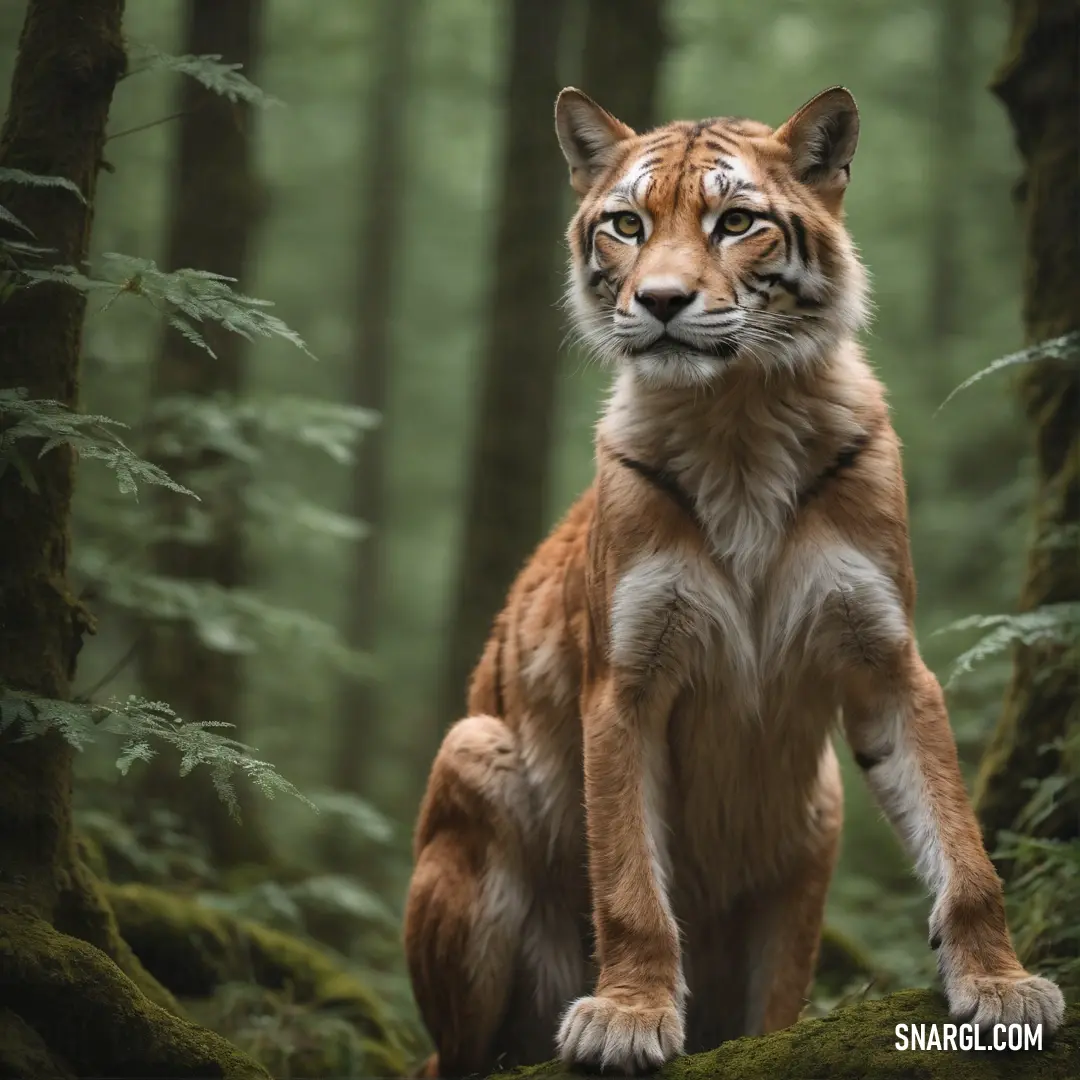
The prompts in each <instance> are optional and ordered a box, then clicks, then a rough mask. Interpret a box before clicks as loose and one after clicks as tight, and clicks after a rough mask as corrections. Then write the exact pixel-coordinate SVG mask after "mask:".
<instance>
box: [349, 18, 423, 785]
mask: <svg viewBox="0 0 1080 1080" xmlns="http://www.w3.org/2000/svg"><path fill="white" fill-rule="evenodd" d="M415 9H416V3H415V0H382V2H381V3H380V4H379V12H378V15H379V17H378V22H377V26H376V29H375V46H374V49H373V50H372V55H373V56H374V57H375V59H376V67H377V70H376V71H375V73H374V76H373V83H372V88H371V91H370V97H369V101H368V106H367V108H368V122H367V145H366V148H365V154H364V170H363V176H362V179H361V184H360V228H359V236H358V237H357V245H356V249H357V251H358V253H359V265H358V267H357V275H356V279H357V296H356V356H355V358H354V361H353V365H352V370H351V375H352V384H353V391H352V398H353V403H354V404H355V405H358V406H360V407H361V408H366V409H371V410H373V411H375V412H377V413H379V414H382V413H383V412H385V410H386V393H387V381H388V378H389V372H390V354H391V350H392V341H391V338H392V334H393V325H394V324H393V316H394V305H393V298H394V286H395V283H396V277H397V268H398V263H399V260H400V255H401V250H402V241H401V229H400V225H401V203H402V196H403V193H404V183H403V180H404V178H403V172H404V157H405V121H406V106H407V104H408V83H409V75H408V65H409V50H410V43H411V41H412V33H413V26H412V23H413V18H414V14H415ZM383 444H384V439H383V436H382V433H381V432H380V431H378V430H374V431H369V432H368V433H367V434H366V435H365V436H364V438H363V441H362V442H361V444H360V449H359V453H358V454H357V461H356V466H355V469H354V472H353V483H352V508H351V509H352V514H353V516H354V517H355V518H356V519H357V520H359V521H363V522H365V524H366V525H367V526H368V527H369V528H370V529H371V532H370V533H369V534H368V535H367V537H366V538H365V539H364V540H362V541H360V542H359V543H358V544H357V545H356V548H355V552H356V555H355V563H354V569H353V573H354V578H353V582H352V588H351V590H350V593H349V597H348V601H347V604H346V611H347V612H348V615H347V618H348V626H347V628H346V636H347V639H348V642H349V645H350V646H352V648H354V649H356V650H357V651H359V652H365V653H371V652H374V651H375V646H376V630H377V627H378V625H379V595H380V589H379V580H380V575H381V569H380V567H381V559H380V554H381V550H382V533H381V530H382V527H383V504H384V490H385V485H386V455H385V449H384V445H383ZM379 692H380V691H379V685H378V683H377V681H376V680H371V679H367V680H359V679H356V678H346V679H345V680H343V684H342V692H341V700H340V703H339V706H338V710H339V711H338V717H337V731H336V734H335V736H334V738H333V741H332V743H331V746H332V748H333V757H332V759H331V762H330V780H331V784H332V785H333V786H334V787H335V788H337V789H338V790H340V791H347V792H352V793H353V794H360V793H362V792H364V791H366V790H367V780H368V776H369V770H370V766H371V762H372V758H373V756H374V754H375V746H374V742H375V740H376V738H377V733H378V721H379Z"/></svg>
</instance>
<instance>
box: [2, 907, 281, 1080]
mask: <svg viewBox="0 0 1080 1080" xmlns="http://www.w3.org/2000/svg"><path fill="white" fill-rule="evenodd" d="M0 1076H5V1077H12V1078H14V1077H19V1078H21V1080H30V1078H33V1080H50V1078H54V1077H56V1078H66V1077H71V1076H77V1077H93V1076H109V1077H117V1078H120V1077H132V1078H134V1077H146V1076H159V1077H163V1076H169V1077H192V1078H195V1077H200V1078H201V1077H217V1078H222V1080H249V1078H250V1080H255V1078H262V1080H265V1078H266V1077H267V1076H268V1074H267V1073H266V1072H265V1071H264V1070H263V1069H262V1068H261V1067H260V1066H259V1065H257V1064H256V1063H255V1062H254V1061H253V1060H252V1059H251V1058H249V1057H248V1056H246V1055H245V1054H243V1053H241V1052H240V1051H239V1050H237V1049H236V1047H234V1046H232V1045H231V1044H230V1043H229V1042H227V1041H226V1040H225V1039H223V1038H222V1037H221V1036H220V1035H216V1034H214V1033H213V1032H211V1031H207V1030H205V1029H203V1028H200V1027H197V1026H196V1025H195V1024H193V1023H191V1022H190V1021H189V1020H185V1019H182V1018H181V1017H179V1016H175V1015H174V1014H173V1013H171V1012H169V1011H167V1010H166V1009H164V1008H162V1007H161V1006H160V1005H155V1004H154V1003H153V1002H152V1001H150V1000H149V999H148V998H147V997H146V996H145V995H144V994H143V993H142V992H141V991H140V990H139V989H138V987H136V986H135V984H134V983H133V982H132V981H131V980H130V979H128V978H127V976H125V975H124V973H123V972H122V971H121V970H120V969H119V968H118V967H117V966H116V964H114V963H113V962H112V960H110V959H109V957H108V956H106V955H105V953H103V952H102V951H101V950H100V949H97V948H95V947H94V946H93V945H89V944H87V943H86V942H85V941H81V940H79V939H78V938H74V937H71V936H69V935H67V934H62V933H60V932H59V931H57V930H56V929H54V928H53V927H52V926H50V925H49V924H48V923H46V922H44V921H43V920H41V919H38V918H36V917H34V916H33V915H32V914H30V913H26V912H20V911H16V910H10V909H9V910H6V911H3V912H0Z"/></svg>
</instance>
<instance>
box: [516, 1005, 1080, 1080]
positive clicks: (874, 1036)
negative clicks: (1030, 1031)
mask: <svg viewBox="0 0 1080 1080" xmlns="http://www.w3.org/2000/svg"><path fill="white" fill-rule="evenodd" d="M947 1021H948V1014H947V1011H946V1009H945V1003H944V1001H943V999H942V998H941V997H940V995H937V994H933V993H931V992H929V991H926V990H906V991H903V992H902V993H898V994H892V995H890V996H889V997H886V998H881V999H880V1000H878V1001H867V1002H863V1003H862V1004H860V1005H853V1006H851V1007H850V1008H846V1009H839V1010H837V1011H836V1012H835V1013H833V1014H831V1015H830V1016H827V1017H824V1018H823V1019H820V1020H803V1021H802V1022H801V1023H798V1024H796V1025H795V1026H794V1027H790V1028H787V1029H786V1030H785V1031H778V1032H775V1033H773V1034H772V1035H765V1036H762V1037H760V1038H746V1039H734V1040H732V1041H731V1042H729V1043H725V1044H724V1045H723V1046H721V1047H720V1048H719V1049H717V1050H712V1051H709V1052H708V1053H704V1054H695V1055H693V1056H689V1057H683V1058H679V1059H677V1060H676V1061H673V1062H671V1064H670V1065H668V1066H667V1067H666V1068H665V1069H663V1070H662V1071H661V1072H660V1073H659V1074H658V1077H659V1080H822V1078H825V1077H827V1078H828V1080H1077V1077H1080V1008H1077V1007H1076V1006H1071V1007H1070V1008H1069V1010H1068V1012H1067V1013H1066V1017H1065V1025H1064V1027H1063V1028H1062V1029H1061V1030H1060V1031H1059V1032H1058V1033H1057V1034H1056V1035H1055V1036H1054V1038H1053V1039H1052V1040H1050V1039H1045V1040H1044V1049H1043V1050H1042V1051H1033V1050H1028V1051H1024V1052H1007V1051H1006V1052H1000V1053H995V1052H992V1051H983V1052H979V1051H955V1052H947V1051H936V1050H926V1051H922V1050H917V1051H898V1050H897V1049H896V1045H895V1044H896V1030H895V1029H896V1025H897V1024H901V1023H907V1024H920V1023H924V1024H929V1023H938V1024H940V1023H945V1022H947ZM572 1075H573V1074H570V1073H567V1072H566V1071H565V1070H564V1069H563V1068H561V1067H560V1066H559V1064H558V1063H557V1062H548V1063H547V1064H544V1065H535V1066H532V1067H530V1068H523V1069H517V1070H515V1071H513V1072H510V1073H503V1074H501V1076H502V1077H503V1078H504V1080H509V1078H510V1077H515V1078H518V1080H521V1078H524V1077H530V1078H533V1077H535V1078H540V1077H544V1078H546V1080H554V1078H556V1077H567V1080H569V1078H570V1077H571V1076H572ZM575 1080H580V1076H577V1077H576V1078H575Z"/></svg>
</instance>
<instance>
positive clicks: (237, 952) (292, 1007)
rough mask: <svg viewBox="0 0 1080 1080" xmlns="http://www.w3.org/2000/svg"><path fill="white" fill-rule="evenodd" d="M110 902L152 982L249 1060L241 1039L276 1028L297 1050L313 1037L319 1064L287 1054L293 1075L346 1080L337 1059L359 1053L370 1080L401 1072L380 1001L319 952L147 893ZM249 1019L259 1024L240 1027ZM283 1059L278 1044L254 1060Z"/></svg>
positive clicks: (118, 892)
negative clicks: (236, 1045) (318, 1049)
mask: <svg viewBox="0 0 1080 1080" xmlns="http://www.w3.org/2000/svg"><path fill="white" fill-rule="evenodd" d="M108 897H109V900H110V902H111V904H112V907H113V910H114V911H115V912H116V917H117V920H118V922H119V924H120V929H121V932H122V934H123V936H124V938H125V940H126V941H127V942H128V943H129V944H130V945H131V948H132V949H133V950H134V952H135V954H136V956H137V957H138V958H139V959H140V960H141V961H142V963H143V964H144V965H145V966H146V968H147V969H148V970H149V971H150V973H151V974H152V975H153V976H154V977H155V978H157V979H158V980H159V981H160V982H162V983H163V984H164V985H165V986H167V987H168V988H169V989H170V990H171V991H172V992H173V993H175V994H176V995H177V996H178V997H180V998H182V999H184V1000H185V1005H186V1007H187V1008H188V1009H189V1010H190V1011H191V1013H192V1015H195V1016H198V1017H200V1018H202V1019H204V1020H205V1021H206V1022H208V1023H213V1024H214V1026H215V1027H218V1029H219V1030H222V1031H227V1032H228V1034H229V1036H230V1038H235V1039H236V1041H238V1042H241V1043H243V1044H244V1045H249V1046H250V1048H251V1050H252V1052H257V1047H256V1046H255V1045H253V1044H252V1043H251V1042H250V1041H249V1040H248V1038H247V1036H246V1035H245V1034H244V1032H245V1031H246V1030H247V1028H248V1027H252V1026H255V1027H262V1028H263V1029H265V1028H266V1027H267V1026H268V1025H267V1023H266V1021H268V1020H272V1021H273V1023H272V1024H270V1025H269V1026H276V1027H277V1028H278V1029H279V1032H281V1033H282V1034H289V1033H292V1034H294V1035H295V1036H296V1039H295V1040H294V1041H295V1042H296V1043H297V1044H302V1043H303V1042H304V1041H305V1040H306V1039H307V1038H308V1036H309V1035H310V1034H311V1033H312V1032H318V1033H319V1034H318V1041H319V1043H320V1045H321V1046H323V1047H324V1048H325V1051H326V1052H324V1053H322V1054H321V1057H320V1056H319V1055H313V1054H310V1053H306V1051H305V1048H304V1046H303V1045H295V1046H293V1047H292V1051H290V1070H291V1072H292V1073H293V1074H294V1075H304V1076H328V1075H342V1073H343V1071H344V1070H343V1068H342V1066H341V1056H342V1055H343V1054H345V1055H347V1054H353V1056H354V1057H355V1056H356V1055H357V1054H358V1053H361V1054H362V1057H363V1058H364V1062H365V1064H364V1069H363V1071H364V1072H366V1073H367V1074H368V1075H371V1074H376V1075H380V1076H400V1075H401V1074H402V1073H403V1072H404V1071H405V1065H406V1062H405V1053H404V1051H403V1050H402V1048H401V1046H400V1043H399V1039H398V1035H397V1032H396V1031H395V1030H394V1028H393V1027H392V1025H391V1024H390V1022H389V1020H388V1018H387V1017H386V1015H385V1014H384V1011H383V1009H382V1007H381V1005H380V1004H379V1002H378V1000H377V999H376V997H375V996H374V995H373V994H372V993H371V991H370V990H369V989H368V988H367V987H366V986H364V985H363V983H361V982H360V981H359V980H358V979H357V978H356V977H355V976H353V975H351V974H350V973H348V972H347V971H344V970H342V968H341V967H339V966H338V964H337V963H335V961H334V960H333V959H332V958H331V957H330V956H329V955H327V954H326V953H324V952H322V951H321V950H320V949H319V948H318V947H316V946H314V945H309V944H307V943H305V942H303V941H300V940H299V939H297V938H294V937H290V936H289V935H287V934H283V933H280V932H279V931H276V930H271V929H269V928H268V927H265V926H260V925H259V924H258V923H254V922H251V921H249V920H247V919H242V918H238V917H237V916H235V915H231V914H228V913H227V912H222V911H216V910H214V909H212V908H209V907H205V906H203V905H201V904H199V903H198V902H196V901H194V900H190V899H185V898H182V897H178V896H175V895H173V894H171V893H167V892H163V891H162V890H160V889H155V888H153V887H151V886H148V885H136V884H129V885H114V886H109V887H108ZM266 991H271V992H273V993H271V994H267V993H266ZM223 992H224V994H225V997H224V998H223V997H222V993H223ZM215 997H217V999H218V1000H217V1001H216V1002H215V1003H212V1004H210V1003H208V1000H207V999H211V998H215ZM192 999H200V1000H199V1001H194V1000H192ZM253 1018H258V1019H259V1021H260V1022H259V1024H256V1025H251V1024H246V1021H247V1020H252V1019H253ZM343 1025H347V1026H348V1028H349V1029H350V1031H349V1032H347V1031H346V1030H345V1028H344V1026H343ZM253 1037H254V1036H252V1038H253ZM334 1045H336V1046H338V1047H339V1050H338V1051H334V1049H333V1047H334ZM279 1052H283V1050H282V1047H281V1045H279V1044H278V1043H275V1045H274V1046H273V1047H272V1048H269V1049H268V1050H267V1054H268V1056H263V1055H261V1054H260V1059H261V1060H264V1061H268V1060H273V1055H275V1054H278V1053H279ZM305 1054H306V1056H305ZM331 1059H332V1060H331ZM301 1064H303V1068H302V1069H301V1067H300V1065H301Z"/></svg>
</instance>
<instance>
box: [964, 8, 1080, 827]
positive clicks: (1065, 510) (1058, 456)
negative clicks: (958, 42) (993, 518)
mask: <svg viewBox="0 0 1080 1080" xmlns="http://www.w3.org/2000/svg"><path fill="white" fill-rule="evenodd" d="M1012 11H1013V25H1012V35H1011V38H1010V41H1009V45H1008V50H1007V53H1006V59H1005V62H1004V64H1003V65H1002V67H1001V69H1000V71H999V72H998V75H997V78H996V80H995V82H994V86H993V89H994V92H995V93H996V94H997V95H998V97H1000V98H1001V100H1002V101H1003V102H1004V103H1005V106H1006V108H1007V109H1008V112H1009V116H1010V118H1011V120H1012V123H1013V127H1014V129H1015V133H1016V141H1017V145H1018V147H1019V149H1020V153H1021V154H1022V155H1023V159H1024V166H1025V169H1024V176H1023V179H1022V181H1021V184H1020V186H1019V190H1018V202H1019V204H1020V207H1021V210H1022V212H1023V216H1024V221H1025V229H1026V236H1027V258H1026V262H1025V275H1024V323H1025V329H1026V336H1027V340H1028V342H1029V343H1036V342H1040V341H1045V340H1047V339H1049V338H1054V337H1057V336H1059V335H1061V334H1066V333H1069V332H1075V331H1078V330H1080V176H1078V168H1080V120H1078V117H1080V79H1078V66H1080V53H1078V50H1077V42H1078V41H1080V7H1078V6H1077V3H1076V0H1013V2H1012ZM1020 389H1021V395H1022V400H1023V403H1024V406H1025V408H1026V411H1027V415H1028V418H1029V420H1030V422H1031V425H1032V427H1033V429H1034V434H1035V445H1036V467H1037V474H1036V504H1035V530H1034V536H1033V540H1032V546H1031V551H1030V555H1029V560H1028V567H1027V573H1026V579H1025V582H1024V586H1023V591H1022V594H1021V597H1020V608H1021V610H1023V611H1031V610H1033V609H1034V608H1037V607H1039V606H1041V605H1044V604H1053V603H1062V602H1068V601H1073V602H1075V601H1078V600H1080V552H1078V551H1077V548H1076V545H1075V544H1069V545H1066V546H1062V545H1061V544H1060V543H1057V544H1054V543H1052V542H1050V543H1048V542H1047V541H1049V540H1051V539H1052V538H1053V537H1054V536H1055V534H1061V532H1062V530H1063V529H1065V528H1066V527H1068V526H1071V527H1072V528H1073V529H1074V530H1075V529H1076V528H1077V524H1078V522H1080V364H1078V363H1077V362H1076V357H1075V356H1074V357H1072V358H1071V359H1068V360H1054V361H1049V360H1047V361H1043V362H1040V363H1038V364H1033V365H1030V366H1029V367H1027V368H1026V369H1025V374H1024V376H1023V377H1022V380H1021V386H1020ZM1078 707H1080V671H1077V669H1076V667H1075V665H1072V664H1069V663H1068V661H1067V658H1066V657H1065V653H1064V649H1063V647H1062V646H1057V645H1052V644H1039V645H1033V646H1024V647H1021V648H1019V649H1018V650H1017V652H1016V656H1015V661H1014V667H1013V677H1012V682H1011V685H1010V687H1009V689H1008V692H1007V695H1006V700H1005V708H1004V711H1003V714H1002V717H1001V720H1000V721H999V724H998V727H997V730H996V731H995V733H994V736H993V738H992V740H991V744H990V747H989V749H988V750H987V753H986V756H985V758H984V760H983V763H982V768H981V770H980V775H979V780H978V785H977V800H978V808H979V814H980V817H981V819H982V823H983V826H984V828H985V830H986V833H987V838H988V840H989V841H990V843H991V844H993V842H994V839H995V837H996V835H997V833H998V832H999V831H1000V830H1002V829H1009V828H1011V827H1012V826H1013V825H1014V823H1015V822H1016V819H1017V815H1018V814H1019V812H1020V811H1021V809H1022V808H1023V806H1024V804H1025V803H1026V802H1027V800H1028V799H1029V798H1030V791H1029V790H1028V789H1027V788H1026V787H1025V786H1024V781H1025V780H1028V779H1035V780H1040V779H1042V778H1044V777H1046V776H1048V775H1051V774H1053V773H1058V772H1060V771H1061V770H1062V768H1063V767H1064V766H1063V762H1062V760H1061V755H1060V754H1059V753H1058V752H1056V751H1050V752H1043V748H1044V747H1046V746H1048V745H1052V744H1053V743H1054V742H1055V740H1058V739H1061V738H1062V737H1063V736H1064V735H1066V733H1067V732H1068V730H1069V726H1070V725H1075V724H1076V723H1077V709H1078ZM1042 828H1043V830H1044V831H1045V833H1046V834H1047V835H1052V836H1055V837H1056V838H1058V839H1068V838H1070V837H1075V836H1076V820H1075V816H1074V817H1073V818H1072V820H1071V821H1070V820H1067V819H1065V818H1056V817H1051V818H1050V819H1049V820H1048V821H1047V822H1044V824H1043V826H1042Z"/></svg>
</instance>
